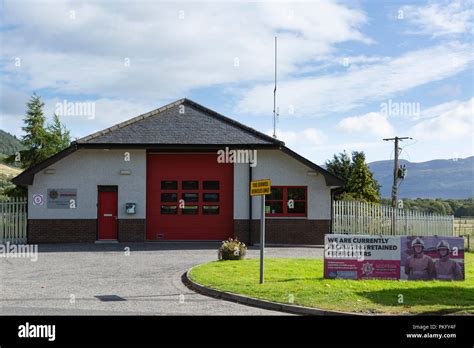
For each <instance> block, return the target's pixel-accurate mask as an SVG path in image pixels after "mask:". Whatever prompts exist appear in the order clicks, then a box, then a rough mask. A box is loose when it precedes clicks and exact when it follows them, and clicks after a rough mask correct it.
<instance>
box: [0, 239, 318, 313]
mask: <svg viewBox="0 0 474 348" xmlns="http://www.w3.org/2000/svg"><path fill="white" fill-rule="evenodd" d="M217 246H218V245H217V244H215V243H136V244H135V243H129V244H93V245H79V244H62V245H40V246H39V253H38V260H37V261H36V262H32V261H31V260H30V259H26V258H0V277H1V278H0V314H3V315H16V314H18V315H62V314H67V315H87V314H97V315H113V314H116V315H127V314H142V315H143V314H145V315H155V314H159V315H274V314H281V313H279V312H274V311H267V310H261V309H258V308H253V307H248V306H244V305H240V304H236V303H231V302H227V301H221V300H216V299H213V298H209V297H206V296H202V295H199V294H196V293H194V292H193V291H191V290H189V289H188V288H186V287H185V286H184V285H183V284H182V283H181V275H182V274H183V273H184V272H185V271H186V270H187V269H189V268H190V267H192V266H195V265H197V264H200V263H204V262H208V261H212V260H215V259H216V257H217V252H216V250H217ZM126 247H128V248H130V249H129V250H130V252H129V255H128V256H127V255H126V252H125V248H126ZM266 256H267V257H311V258H312V257H322V249H320V248H311V247H308V248H300V247H287V248H267V252H266ZM248 257H258V250H257V249H255V248H253V249H251V250H249V252H248ZM104 295H105V296H107V295H114V296H115V298H113V299H115V300H116V301H101V300H100V299H99V298H97V297H96V296H104Z"/></svg>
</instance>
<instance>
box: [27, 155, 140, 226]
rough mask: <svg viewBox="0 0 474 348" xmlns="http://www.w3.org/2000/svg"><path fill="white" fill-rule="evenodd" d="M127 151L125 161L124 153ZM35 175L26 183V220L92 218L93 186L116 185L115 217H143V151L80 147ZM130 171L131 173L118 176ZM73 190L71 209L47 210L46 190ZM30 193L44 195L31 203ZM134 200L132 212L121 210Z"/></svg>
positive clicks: (95, 214) (93, 203)
mask: <svg viewBox="0 0 474 348" xmlns="http://www.w3.org/2000/svg"><path fill="white" fill-rule="evenodd" d="M125 152H129V153H130V161H129V162H127V161H125V160H124V159H125V157H124V153H125ZM48 168H53V169H55V173H54V174H45V173H44V170H45V169H46V168H45V169H43V170H42V171H40V172H38V173H37V174H36V175H35V178H34V182H33V185H31V186H28V218H29V219H96V218H97V186H98V185H117V186H118V218H119V219H123V218H128V219H133V218H135V219H144V218H145V216H146V150H108V151H106V150H102V149H101V150H89V149H87V150H86V149H80V150H78V151H76V152H74V153H72V154H70V155H69V156H67V157H65V158H63V159H61V160H60V161H58V162H56V163H54V164H52V165H51V166H50V167H48ZM120 170H130V171H131V175H120ZM61 188H65V189H77V202H76V206H77V207H76V208H75V209H48V208H47V203H46V201H47V189H61ZM33 194H42V195H43V196H44V201H45V202H44V204H43V205H33V203H32V196H33ZM127 202H133V203H137V212H136V214H135V215H127V214H126V213H125V203H127Z"/></svg>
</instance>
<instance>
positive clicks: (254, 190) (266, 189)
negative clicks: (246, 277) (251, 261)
mask: <svg viewBox="0 0 474 348" xmlns="http://www.w3.org/2000/svg"><path fill="white" fill-rule="evenodd" d="M270 187H271V183H270V179H266V180H255V181H251V183H250V196H261V202H262V207H261V216H260V284H263V282H264V264H263V257H264V253H265V195H268V194H270V193H271V190H270Z"/></svg>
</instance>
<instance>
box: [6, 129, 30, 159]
mask: <svg viewBox="0 0 474 348" xmlns="http://www.w3.org/2000/svg"><path fill="white" fill-rule="evenodd" d="M24 149H25V147H24V146H23V145H22V144H21V142H20V140H18V139H17V138H16V137H15V136H13V135H11V134H10V133H7V132H5V131H3V130H1V129H0V156H1V155H2V154H3V155H8V156H9V155H12V154H14V153H16V152H17V151H20V150H24ZM1 157H6V156H1Z"/></svg>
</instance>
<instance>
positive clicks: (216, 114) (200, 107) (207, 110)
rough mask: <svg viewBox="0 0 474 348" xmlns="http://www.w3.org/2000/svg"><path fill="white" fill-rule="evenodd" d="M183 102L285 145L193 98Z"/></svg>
mask: <svg viewBox="0 0 474 348" xmlns="http://www.w3.org/2000/svg"><path fill="white" fill-rule="evenodd" d="M184 102H187V103H189V104H191V105H192V106H195V107H197V108H199V109H201V110H202V111H204V112H206V113H208V114H210V115H211V116H214V117H216V118H218V119H221V120H223V121H226V122H228V123H230V124H232V125H234V126H236V127H239V128H241V129H243V130H245V131H247V132H250V133H252V134H253V135H256V136H258V137H260V138H264V139H265V140H268V141H270V142H272V143H275V144H280V145H285V143H284V142H283V141H281V140H278V139H276V138H273V137H271V136H269V135H267V134H265V133H262V132H260V131H258V130H256V129H254V128H252V127H249V126H246V125H245V124H243V123H240V122H239V121H236V120H234V119H232V118H230V117H227V116H224V115H222V114H221V113H218V112H217V111H214V110H212V109H209V108H208V107H206V106H204V105H201V104H199V103H196V102H195V101H193V100H190V99H187V98H184Z"/></svg>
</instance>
